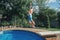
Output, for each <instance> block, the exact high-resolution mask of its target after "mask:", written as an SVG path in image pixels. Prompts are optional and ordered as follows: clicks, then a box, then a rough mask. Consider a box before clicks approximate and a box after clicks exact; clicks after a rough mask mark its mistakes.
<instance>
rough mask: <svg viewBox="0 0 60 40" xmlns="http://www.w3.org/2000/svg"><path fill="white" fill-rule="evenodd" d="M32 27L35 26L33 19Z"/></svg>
mask: <svg viewBox="0 0 60 40" xmlns="http://www.w3.org/2000/svg"><path fill="white" fill-rule="evenodd" d="M32 27H33V28H35V22H34V21H33V20H32Z"/></svg>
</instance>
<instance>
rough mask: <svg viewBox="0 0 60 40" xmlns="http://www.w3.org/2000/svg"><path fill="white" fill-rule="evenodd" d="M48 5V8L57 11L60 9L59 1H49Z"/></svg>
mask: <svg viewBox="0 0 60 40" xmlns="http://www.w3.org/2000/svg"><path fill="white" fill-rule="evenodd" d="M46 3H47V6H49V7H50V8H53V9H56V10H57V9H58V8H59V7H60V5H59V4H58V0H49V1H48V0H47V1H46Z"/></svg>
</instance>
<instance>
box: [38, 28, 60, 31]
mask: <svg viewBox="0 0 60 40" xmlns="http://www.w3.org/2000/svg"><path fill="white" fill-rule="evenodd" d="M37 29H44V30H48V31H60V28H43V27H40V28H37Z"/></svg>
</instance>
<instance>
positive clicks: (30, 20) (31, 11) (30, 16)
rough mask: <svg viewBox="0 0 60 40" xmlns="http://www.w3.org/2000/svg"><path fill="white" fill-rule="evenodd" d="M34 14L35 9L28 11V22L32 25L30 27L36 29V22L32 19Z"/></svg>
mask: <svg viewBox="0 0 60 40" xmlns="http://www.w3.org/2000/svg"><path fill="white" fill-rule="evenodd" d="M32 14H33V8H32V7H30V9H29V10H28V22H29V24H30V27H32V28H35V22H34V21H33V19H32Z"/></svg>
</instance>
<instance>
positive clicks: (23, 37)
mask: <svg viewBox="0 0 60 40" xmlns="http://www.w3.org/2000/svg"><path fill="white" fill-rule="evenodd" d="M0 40H45V38H43V37H42V36H41V35H38V34H36V33H34V32H30V31H25V30H6V31H2V32H1V34H0Z"/></svg>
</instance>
